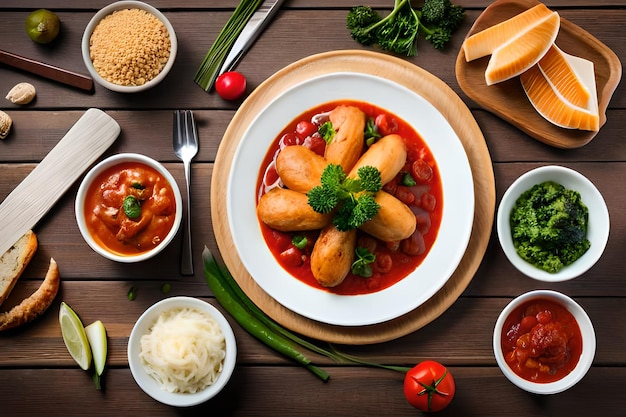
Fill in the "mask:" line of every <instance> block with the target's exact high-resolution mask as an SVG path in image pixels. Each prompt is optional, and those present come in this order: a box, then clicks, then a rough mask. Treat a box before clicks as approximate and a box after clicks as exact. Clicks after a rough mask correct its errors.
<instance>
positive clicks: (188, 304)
mask: <svg viewBox="0 0 626 417" xmlns="http://www.w3.org/2000/svg"><path fill="white" fill-rule="evenodd" d="M175 308H195V309H198V310H201V311H203V312H205V313H207V314H209V315H211V317H213V318H214V319H215V320H216V321H217V322H218V323H219V325H220V327H221V329H222V332H223V334H224V338H225V339H226V357H225V358H224V366H223V368H222V372H221V373H220V375H219V376H218V378H217V380H216V381H215V382H214V383H213V384H212V385H209V386H208V387H206V388H205V389H204V390H202V391H199V392H196V393H193V394H189V393H173V392H169V391H166V390H164V389H161V387H160V386H159V384H158V383H157V381H156V380H155V379H153V378H152V377H151V376H150V375H148V373H147V372H146V370H145V369H144V367H143V365H142V363H141V358H140V357H139V352H140V349H141V343H140V341H141V337H142V336H143V335H145V334H147V333H148V332H149V330H150V327H151V326H152V325H153V324H154V322H155V321H156V319H157V318H158V317H159V315H160V314H161V313H163V312H164V311H168V310H171V309H175ZM236 361H237V343H236V340H235V335H234V333H233V330H232V328H231V327H230V324H229V323H228V320H226V318H225V317H224V315H223V314H222V313H221V312H220V311H219V310H218V309H217V308H215V307H213V306H212V305H211V304H209V303H207V302H205V301H202V300H199V299H197V298H193V297H171V298H166V299H164V300H161V301H159V302H157V303H156V304H153V305H152V306H151V307H149V308H148V309H147V310H146V311H145V312H144V313H143V314H142V315H141V316H140V317H139V318H138V319H137V322H136V323H135V325H134V326H133V329H132V331H131V333H130V337H129V338H128V364H129V366H130V371H131V373H132V375H133V378H134V379H135V382H137V385H139V387H140V388H141V389H142V390H143V391H144V392H145V393H146V394H148V395H149V396H150V397H152V398H154V399H155V400H157V401H159V402H161V403H163V404H168V405H171V406H175V407H190V406H193V405H197V404H201V403H203V402H205V401H207V400H209V399H211V398H213V397H215V396H216V395H217V394H218V393H219V392H220V391H221V390H222V389H223V388H224V387H225V386H226V384H227V383H228V381H229V380H230V377H231V375H232V374H233V371H234V369H235V363H236Z"/></svg>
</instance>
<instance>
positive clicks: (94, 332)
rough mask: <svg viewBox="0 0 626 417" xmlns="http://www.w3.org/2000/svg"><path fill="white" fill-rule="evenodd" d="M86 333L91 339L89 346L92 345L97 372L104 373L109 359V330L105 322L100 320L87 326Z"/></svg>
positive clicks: (88, 338)
mask: <svg viewBox="0 0 626 417" xmlns="http://www.w3.org/2000/svg"><path fill="white" fill-rule="evenodd" d="M85 333H86V334H87V340H89V346H91V353H92V355H93V363H94V366H95V368H96V373H97V374H98V375H102V372H104V365H105V364H106V361H107V332H106V329H105V328H104V324H102V322H101V321H100V320H97V321H94V322H93V323H91V324H90V325H89V326H87V327H85Z"/></svg>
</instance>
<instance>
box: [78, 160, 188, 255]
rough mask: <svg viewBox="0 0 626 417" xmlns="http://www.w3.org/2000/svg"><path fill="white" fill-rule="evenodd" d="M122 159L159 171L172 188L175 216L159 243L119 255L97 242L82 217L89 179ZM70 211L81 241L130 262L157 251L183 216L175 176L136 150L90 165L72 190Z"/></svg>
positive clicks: (167, 240) (174, 232)
mask: <svg viewBox="0 0 626 417" xmlns="http://www.w3.org/2000/svg"><path fill="white" fill-rule="evenodd" d="M125 162H138V163H142V164H145V165H147V166H149V167H152V168H154V169H155V170H156V171H157V172H159V173H160V174H161V175H162V176H163V177H164V178H165V179H166V180H167V182H168V183H169V185H170V186H171V187H172V191H173V192H174V198H175V200H176V216H175V218H174V224H173V225H172V229H171V230H170V231H169V233H168V234H167V235H166V236H165V238H164V239H163V240H162V241H161V243H159V244H158V245H157V246H155V247H154V248H152V249H151V250H149V251H146V252H141V253H138V254H137V255H120V254H117V253H114V252H112V251H111V250H109V249H107V248H105V247H103V246H101V245H100V244H99V243H98V242H96V240H95V239H94V238H93V236H92V235H91V233H90V232H89V229H88V227H87V222H86V219H85V210H84V206H85V198H86V195H87V191H88V190H89V186H90V185H91V184H92V183H93V181H94V180H95V179H96V178H97V177H98V175H100V174H101V173H102V172H103V171H105V170H107V169H109V168H111V167H113V166H115V165H119V164H122V163H125ZM74 211H75V215H76V222H77V224H78V229H79V230H80V233H81V235H82V236H83V239H85V242H87V244H88V245H89V246H90V247H91V249H93V250H94V251H95V252H97V253H99V254H100V255H102V256H104V257H105V258H107V259H110V260H112V261H117V262H124V263H131V262H140V261H144V260H146V259H149V258H152V257H153V256H155V255H156V254H158V253H159V252H161V251H162V250H163V249H164V248H165V247H166V246H167V245H168V244H169V243H170V242H171V241H172V239H174V237H175V236H176V233H177V232H178V229H179V227H180V223H181V220H182V216H183V199H182V196H181V193H180V189H179V188H178V184H177V183H176V179H174V177H173V176H172V174H170V172H169V171H168V170H167V169H166V168H165V167H164V166H163V165H162V164H160V163H159V162H157V161H155V160H154V159H152V158H149V157H147V156H145V155H141V154H136V153H122V154H117V155H113V156H111V157H109V158H107V159H105V160H103V161H101V162H100V163H98V164H97V165H96V166H94V167H93V168H92V169H91V170H90V171H89V172H88V173H87V175H85V178H84V179H83V181H82V182H81V184H80V187H79V188H78V192H77V193H76V200H75V206H74Z"/></svg>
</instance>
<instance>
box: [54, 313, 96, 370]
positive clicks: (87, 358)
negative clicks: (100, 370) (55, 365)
mask: <svg viewBox="0 0 626 417" xmlns="http://www.w3.org/2000/svg"><path fill="white" fill-rule="evenodd" d="M59 324H60V325H61V333H62V335H63V342H65V347H67V350H68V351H69V352H70V355H72V358H74V360H75V361H76V363H77V364H78V365H79V366H80V367H81V368H82V369H84V370H85V371H86V370H87V369H89V367H90V366H91V348H90V347H89V341H88V340H87V334H86V333H85V327H83V323H82V322H81V321H80V319H79V318H78V316H77V315H76V313H75V312H74V310H72V309H71V308H70V306H68V305H67V304H65V303H64V302H62V303H61V308H60V309H59Z"/></svg>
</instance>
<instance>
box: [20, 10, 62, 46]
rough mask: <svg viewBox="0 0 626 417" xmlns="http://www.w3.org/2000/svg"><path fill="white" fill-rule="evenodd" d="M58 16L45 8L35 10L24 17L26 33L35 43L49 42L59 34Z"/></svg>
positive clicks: (59, 23)
mask: <svg viewBox="0 0 626 417" xmlns="http://www.w3.org/2000/svg"><path fill="white" fill-rule="evenodd" d="M60 28H61V21H60V20H59V16H57V15H56V14H54V13H53V12H51V11H50V10H46V9H39V10H35V11H34V12H32V13H31V14H29V15H28V17H27V18H26V33H27V34H28V37H29V38H31V39H32V40H33V41H35V42H37V43H43V44H45V43H50V42H52V41H53V40H54V39H55V38H56V37H57V35H58V34H59V29H60Z"/></svg>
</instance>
